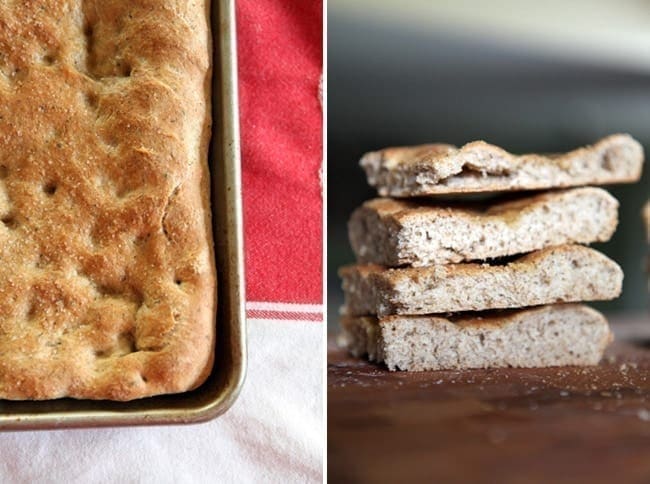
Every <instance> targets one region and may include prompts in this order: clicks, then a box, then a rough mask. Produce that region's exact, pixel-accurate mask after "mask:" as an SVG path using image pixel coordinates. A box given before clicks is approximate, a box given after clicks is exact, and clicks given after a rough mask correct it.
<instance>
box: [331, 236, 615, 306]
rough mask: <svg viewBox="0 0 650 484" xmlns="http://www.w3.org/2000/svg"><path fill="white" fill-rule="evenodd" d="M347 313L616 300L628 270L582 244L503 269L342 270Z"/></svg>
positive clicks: (361, 267) (481, 266) (355, 267)
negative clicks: (624, 270) (625, 271)
mask: <svg viewBox="0 0 650 484" xmlns="http://www.w3.org/2000/svg"><path fill="white" fill-rule="evenodd" d="M339 275H340V276H341V277H342V279H343V292H344V294H345V312H346V313H347V314H350V315H354V316H357V315H358V316H363V315H367V314H376V315H379V316H387V315H389V314H432V313H448V312H459V311H482V310H485V309H502V308H523V307H528V306H539V305H542V304H552V303H556V302H578V301H599V300H606V299H614V298H616V297H618V296H619V295H620V293H621V286H622V283H623V271H622V270H621V268H620V267H619V266H618V264H616V262H614V261H613V260H611V259H609V258H608V257H606V256H605V255H603V254H601V253H600V252H597V251H595V250H593V249H590V248H588V247H584V246H581V245H562V246H559V247H550V248H547V249H543V250H540V251H537V252H533V253H530V254H527V255H524V256H521V257H519V258H517V259H515V260H512V261H509V262H507V263H505V264H504V263H503V261H498V264H496V263H495V262H493V263H492V264H488V263H483V264H475V263H464V264H449V265H436V266H429V267H419V268H413V267H406V268H401V269H385V268H383V267H381V266H377V265H353V266H346V267H343V268H341V270H340V271H339Z"/></svg>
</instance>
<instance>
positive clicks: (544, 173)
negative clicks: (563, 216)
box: [360, 134, 643, 197]
mask: <svg viewBox="0 0 650 484" xmlns="http://www.w3.org/2000/svg"><path fill="white" fill-rule="evenodd" d="M642 163H643V148H642V147H641V145H640V144H639V143H638V142H637V141H636V140H634V139H633V138H632V137H631V136H629V135H626V134H615V135H611V136H607V137H606V138H603V139H601V140H599V141H598V142H596V143H595V144H593V145H591V146H587V147H584V148H578V149H575V150H573V151H570V152H567V153H563V154H554V155H543V154H525V155H519V156H518V155H513V154H511V153H508V152H507V151H505V150H503V149H502V148H500V147H498V146H494V145H491V144H489V143H486V142H484V141H474V142H472V143H468V144H466V145H464V146H462V147H461V148H457V147H455V146H452V145H446V144H431V145H421V146H412V147H399V148H387V149H383V150H380V151H374V152H370V153H367V154H366V155H364V156H363V158H362V159H361V162H360V164H361V166H362V167H363V168H364V170H365V172H366V176H367V179H368V183H369V184H370V185H371V186H374V187H376V188H377V190H378V192H379V194H380V195H382V196H391V197H413V196H420V195H431V194H441V193H472V192H493V191H510V190H540V189H549V188H562V187H575V186H582V185H603V184H611V183H631V182H635V181H637V180H638V179H639V177H640V176H641V165H642Z"/></svg>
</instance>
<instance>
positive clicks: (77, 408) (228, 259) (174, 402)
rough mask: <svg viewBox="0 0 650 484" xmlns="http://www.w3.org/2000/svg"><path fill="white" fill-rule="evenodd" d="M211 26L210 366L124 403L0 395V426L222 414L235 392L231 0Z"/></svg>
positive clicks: (239, 367)
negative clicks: (170, 388)
mask: <svg viewBox="0 0 650 484" xmlns="http://www.w3.org/2000/svg"><path fill="white" fill-rule="evenodd" d="M212 33H213V38H214V73H213V83H212V87H213V95H212V99H213V107H212V111H213V118H214V127H215V129H214V132H213V134H212V144H211V149H210V170H211V177H212V212H213V224H214V227H213V230H214V242H215V253H216V262H217V277H218V281H217V282H218V284H217V287H218V290H217V298H218V304H217V314H216V325H217V342H216V355H215V356H216V359H215V366H214V369H213V371H212V374H211V375H210V377H209V379H208V380H207V381H206V382H205V383H204V384H203V385H201V387H199V388H197V389H196V390H193V391H191V392H187V393H182V394H178V395H164V396H159V397H151V398H144V399H142V400H135V401H132V402H125V403H122V402H110V401H89V400H73V399H61V400H50V401H36V402H14V401H7V400H0V430H33V429H55V428H66V427H102V426H117V425H152V424H181V423H194V422H202V421H206V420H210V419H212V418H214V417H216V416H218V415H221V414H222V413H223V412H225V411H226V410H228V408H230V406H231V405H232V404H233V402H234V401H235V399H236V398H237V396H238V394H239V391H240V389H241V386H242V384H243V381H244V375H245V373H246V320H245V310H244V300H245V297H244V269H243V267H244V262H243V261H244V257H243V236H242V230H243V229H242V227H243V224H242V208H241V181H240V158H239V118H238V109H237V50H236V46H237V44H236V37H235V35H236V31H235V5H234V0H214V1H213V2H212Z"/></svg>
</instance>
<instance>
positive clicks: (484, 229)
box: [348, 187, 618, 267]
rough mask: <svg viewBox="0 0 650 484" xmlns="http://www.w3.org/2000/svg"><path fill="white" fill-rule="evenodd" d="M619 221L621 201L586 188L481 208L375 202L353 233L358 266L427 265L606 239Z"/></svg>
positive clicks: (355, 221) (355, 218) (358, 216)
mask: <svg viewBox="0 0 650 484" xmlns="http://www.w3.org/2000/svg"><path fill="white" fill-rule="evenodd" d="M617 223H618V201H617V200H616V199H615V198H614V197H612V196H611V195H610V194H609V193H607V192H606V191H605V190H603V189H601V188H592V187H586V188H574V189H570V190H563V191H555V192H548V193H543V194H541V195H535V196H528V197H524V198H521V199H519V200H516V201H510V202H506V203H496V204H492V205H489V204H488V205H486V206H484V207H481V209H470V208H465V207H462V208H461V207H454V208H450V207H447V206H444V205H440V204H438V203H434V202H431V201H426V200H418V201H410V200H409V201H407V200H391V199H386V198H380V199H374V200H370V201H368V202H366V203H364V204H363V205H362V206H361V207H360V208H358V209H357V210H355V212H354V213H353V214H352V216H351V218H350V222H349V224H348V229H349V236H350V243H351V245H352V248H353V250H354V252H355V254H356V257H357V260H358V261H360V262H367V263H375V264H380V265H384V266H400V265H406V264H409V265H413V266H416V267H420V266H426V265H430V264H448V263H455V262H461V261H467V260H481V259H487V258H496V257H504V256H510V255H514V254H520V253H525V252H531V251H534V250H538V249H542V248H544V247H548V246H554V245H561V244H567V243H581V244H588V243H591V242H603V241H607V240H609V239H610V237H611V236H612V234H613V233H614V231H615V229H616V225H617Z"/></svg>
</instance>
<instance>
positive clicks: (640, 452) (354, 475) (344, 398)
mask: <svg viewBox="0 0 650 484" xmlns="http://www.w3.org/2000/svg"><path fill="white" fill-rule="evenodd" d="M613 326H614V328H616V327H618V328H619V331H620V332H621V334H624V335H625V339H630V338H631V339H633V340H634V338H633V337H631V336H630V335H632V336H633V334H634V332H635V330H634V329H632V330H630V326H629V325H627V326H624V325H623V324H620V325H613ZM633 326H635V327H636V328H644V329H643V331H645V333H646V334H647V331H648V330H649V329H650V320H647V319H645V316H643V317H641V318H639V320H638V321H636V322H635V324H634V325H633ZM626 328H627V329H626ZM617 334H618V332H617ZM619 339H620V338H619ZM649 376H650V343H649V340H648V339H646V338H645V336H644V337H642V338H641V337H637V338H636V341H635V342H630V341H622V342H617V343H614V344H613V345H612V346H611V347H610V348H609V349H608V351H607V353H606V356H605V358H604V360H603V361H602V362H601V364H600V365H599V366H597V367H589V368H577V367H561V368H539V369H500V370H472V371H438V372H422V373H406V372H389V371H387V370H386V369H385V368H384V367H381V366H378V365H374V364H369V363H367V362H365V361H362V360H358V359H354V358H351V357H349V356H347V354H345V353H344V352H343V351H341V350H340V349H338V348H337V347H336V345H335V343H334V338H333V337H330V340H329V344H328V378H327V386H328V478H329V479H330V481H331V482H413V481H414V480H415V481H422V480H426V481H428V482H441V483H446V482H499V483H500V482H506V483H510V482H512V483H518V482H526V483H527V482H540V483H541V482H545V483H546V482H572V483H573V482H590V483H597V482H619V483H627V482H650V379H649V378H648V377H649Z"/></svg>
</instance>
